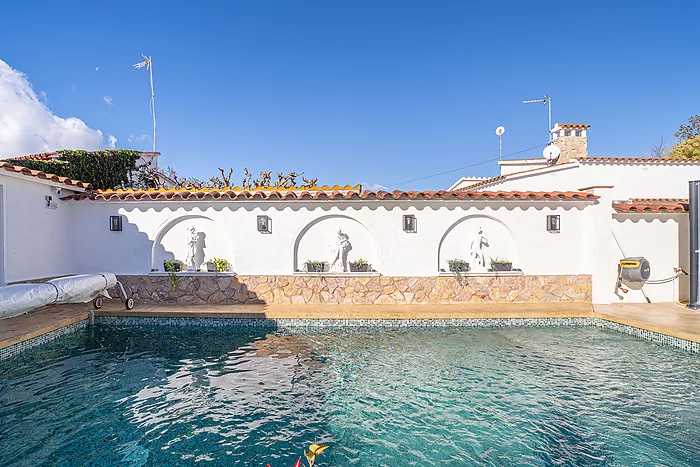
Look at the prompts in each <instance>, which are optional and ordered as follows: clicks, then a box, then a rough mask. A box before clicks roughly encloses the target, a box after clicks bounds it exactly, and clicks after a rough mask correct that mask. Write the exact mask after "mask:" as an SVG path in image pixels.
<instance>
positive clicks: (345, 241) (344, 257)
mask: <svg viewBox="0 0 700 467" xmlns="http://www.w3.org/2000/svg"><path fill="white" fill-rule="evenodd" d="M350 250H352V245H351V244H350V237H348V234H346V233H343V231H342V230H340V229H338V239H337V242H336V245H335V246H334V247H333V249H332V255H333V261H331V267H330V269H331V271H337V270H338V269H337V267H336V266H337V264H338V262H339V261H340V263H341V265H342V267H343V272H348V253H350Z"/></svg>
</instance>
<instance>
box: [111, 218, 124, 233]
mask: <svg viewBox="0 0 700 467" xmlns="http://www.w3.org/2000/svg"><path fill="white" fill-rule="evenodd" d="M109 230H110V231H111V232H121V231H122V216H109Z"/></svg>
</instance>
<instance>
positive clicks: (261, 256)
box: [67, 201, 592, 276]
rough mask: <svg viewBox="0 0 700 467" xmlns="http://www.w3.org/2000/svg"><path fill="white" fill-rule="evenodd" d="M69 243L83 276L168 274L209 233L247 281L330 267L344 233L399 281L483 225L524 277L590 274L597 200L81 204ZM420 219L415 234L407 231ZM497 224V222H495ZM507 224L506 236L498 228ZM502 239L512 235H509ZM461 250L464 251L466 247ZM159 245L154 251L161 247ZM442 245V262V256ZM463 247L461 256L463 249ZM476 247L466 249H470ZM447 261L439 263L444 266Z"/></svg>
mask: <svg viewBox="0 0 700 467" xmlns="http://www.w3.org/2000/svg"><path fill="white" fill-rule="evenodd" d="M67 204H72V208H73V209H75V214H76V215H75V223H76V225H80V229H81V232H82V235H80V236H73V237H71V239H72V242H71V243H70V245H71V249H72V250H73V251H74V256H73V263H72V264H73V267H74V270H75V272H77V273H87V272H95V271H102V270H108V271H112V272H115V273H117V274H145V273H148V272H149V271H150V269H151V268H157V269H160V270H162V269H163V266H162V260H163V259H164V258H173V257H175V258H177V259H181V260H185V256H186V255H187V250H186V242H187V235H186V229H187V228H188V227H189V226H190V225H195V227H196V230H197V231H198V232H203V233H205V234H206V247H205V248H204V252H203V253H204V255H205V256H206V257H210V258H211V257H216V256H219V257H225V258H226V259H228V260H229V261H230V262H231V263H232V264H233V269H234V270H235V271H236V272H237V273H239V274H274V275H284V274H291V273H293V272H294V271H295V269H301V268H302V265H303V262H304V261H306V260H308V259H311V260H324V259H325V260H328V261H330V260H332V256H331V255H332V253H331V246H332V244H333V243H334V242H335V238H336V231H337V230H338V228H341V229H343V231H345V232H346V233H348V235H349V236H350V242H351V244H352V247H353V248H352V251H351V252H350V255H349V258H350V260H353V259H357V258H358V257H362V258H365V259H368V260H369V261H370V262H371V263H372V265H373V267H374V269H376V270H377V271H378V272H380V273H382V274H385V275H392V276H432V275H436V274H437V273H438V271H439V269H440V268H445V269H446V268H447V267H446V261H447V260H448V259H452V258H451V256H456V255H461V256H464V255H465V254H466V253H468V251H467V250H464V245H467V244H468V243H469V242H470V241H471V236H473V235H474V234H475V232H472V230H474V229H475V228H476V227H478V226H483V227H484V234H485V235H486V236H487V237H488V236H491V237H492V238H493V241H494V246H493V247H492V248H491V249H490V251H489V254H492V255H494V256H508V257H511V258H513V260H514V267H517V268H520V269H522V270H523V272H524V273H525V274H586V273H588V267H587V258H586V255H585V254H584V252H583V251H582V250H581V249H580V248H578V245H580V244H581V243H582V242H584V241H585V238H586V236H587V232H588V230H587V226H586V223H585V218H586V213H585V207H586V206H587V205H591V204H592V202H590V201H589V202H563V203H562V202H543V201H534V202H530V203H520V202H511V201H489V202H474V201H465V202H453V201H446V202H420V201H408V202H406V201H402V202H396V201H382V202H381V203H380V202H377V201H369V202H358V201H352V202H336V203H332V202H328V201H321V202H316V203H311V202H306V201H303V202H300V201H290V202H278V201H262V202H248V201H242V202H241V201H233V202H228V201H210V202H199V201H197V202H179V203H178V202H172V201H161V202H134V201H131V202H130V201H124V202H121V201H119V202H115V201H77V202H70V203H67ZM117 213H118V214H121V215H123V216H124V223H123V228H124V230H123V231H122V232H110V231H109V216H110V215H115V214H117ZM553 213H556V214H559V215H561V222H562V231H561V233H559V234H552V233H549V232H547V230H546V215H547V214H553ZM263 214H264V215H267V216H269V217H270V218H271V219H272V233H271V234H264V233H260V232H258V231H257V228H256V225H257V224H256V219H257V216H258V215H263ZM404 214H414V215H415V216H416V218H417V224H418V231H417V233H407V232H404V231H403V230H402V216H403V215H404ZM494 219H497V221H494ZM496 226H499V228H498V229H496V228H495V227H496ZM503 232H510V234H509V235H510V237H508V236H506V237H504V234H503ZM460 244H461V245H462V246H461V247H460V246H459V245H460ZM154 245H155V246H154ZM441 245H442V248H443V249H442V255H439V252H440V251H441ZM455 248H462V250H459V251H457V250H455ZM467 248H468V247H467ZM439 264H440V265H439Z"/></svg>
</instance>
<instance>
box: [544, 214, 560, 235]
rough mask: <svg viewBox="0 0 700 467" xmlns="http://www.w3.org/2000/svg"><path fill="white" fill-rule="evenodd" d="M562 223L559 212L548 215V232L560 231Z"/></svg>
mask: <svg viewBox="0 0 700 467" xmlns="http://www.w3.org/2000/svg"><path fill="white" fill-rule="evenodd" d="M560 224H561V221H560V219H559V214H554V215H550V216H547V232H552V233H559V227H560Z"/></svg>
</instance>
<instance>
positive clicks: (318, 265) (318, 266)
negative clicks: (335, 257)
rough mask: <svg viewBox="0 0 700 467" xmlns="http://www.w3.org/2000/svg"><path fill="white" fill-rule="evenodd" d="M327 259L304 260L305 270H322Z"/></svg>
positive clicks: (324, 268)
mask: <svg viewBox="0 0 700 467" xmlns="http://www.w3.org/2000/svg"><path fill="white" fill-rule="evenodd" d="M327 264H328V261H311V260H307V261H306V272H324V271H325V270H326V265H327Z"/></svg>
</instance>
